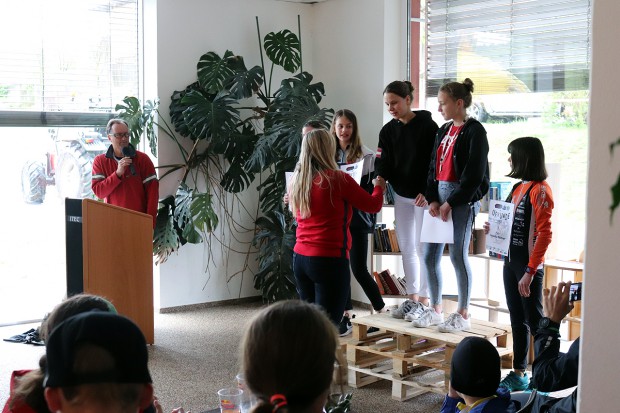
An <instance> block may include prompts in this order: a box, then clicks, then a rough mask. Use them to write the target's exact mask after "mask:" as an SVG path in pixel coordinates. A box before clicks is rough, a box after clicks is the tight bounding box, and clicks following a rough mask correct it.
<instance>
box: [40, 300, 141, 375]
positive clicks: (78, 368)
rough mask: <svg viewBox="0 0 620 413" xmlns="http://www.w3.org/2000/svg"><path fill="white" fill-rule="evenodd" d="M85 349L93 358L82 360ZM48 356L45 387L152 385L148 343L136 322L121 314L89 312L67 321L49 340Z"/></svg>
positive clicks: (55, 330)
mask: <svg viewBox="0 0 620 413" xmlns="http://www.w3.org/2000/svg"><path fill="white" fill-rule="evenodd" d="M85 349H90V351H91V353H86V354H90V355H91V356H90V357H91V358H89V356H80V357H78V355H79V354H80V352H81V351H82V350H84V351H87V350H85ZM93 349H94V351H95V353H92V351H93ZM92 354H95V356H94V357H93V356H92ZM46 355H47V369H46V372H45V379H44V381H43V385H44V387H70V386H79V385H82V384H93V383H152V379H151V375H150V373H149V369H148V352H147V347H146V339H145V338H144V335H143V334H142V332H141V331H140V329H139V328H138V326H136V325H135V324H134V323H133V321H131V320H129V319H128V318H126V317H123V316H120V315H118V314H112V313H108V312H103V311H89V312H86V313H82V314H78V315H76V316H73V317H71V318H69V319H67V320H65V321H64V322H62V323H61V324H60V325H58V326H57V327H56V328H55V329H54V331H53V332H52V334H51V335H50V336H49V338H48V340H47V343H46ZM96 355H101V357H97V356H96ZM102 360H104V361H102Z"/></svg>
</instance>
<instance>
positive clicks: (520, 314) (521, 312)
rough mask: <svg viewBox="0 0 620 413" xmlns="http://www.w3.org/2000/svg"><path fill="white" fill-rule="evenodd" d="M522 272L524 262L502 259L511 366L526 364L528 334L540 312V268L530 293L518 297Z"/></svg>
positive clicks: (534, 326) (531, 331) (533, 280)
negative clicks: (508, 322) (517, 262)
mask: <svg viewBox="0 0 620 413" xmlns="http://www.w3.org/2000/svg"><path fill="white" fill-rule="evenodd" d="M523 274H525V265H523V266H521V265H519V266H514V265H510V264H509V263H507V262H504V291H505V292H506V304H508V311H509V312H510V326H511V327H512V343H513V344H512V350H513V352H514V358H513V362H512V367H513V369H517V370H525V369H526V368H527V353H528V352H529V349H530V336H531V335H532V334H536V329H537V328H538V322H539V321H540V319H541V318H542V316H543V312H542V308H543V307H542V285H543V272H542V270H538V271H536V275H534V278H533V279H532V283H531V284H530V296H529V297H521V294H519V281H520V280H521V277H523Z"/></svg>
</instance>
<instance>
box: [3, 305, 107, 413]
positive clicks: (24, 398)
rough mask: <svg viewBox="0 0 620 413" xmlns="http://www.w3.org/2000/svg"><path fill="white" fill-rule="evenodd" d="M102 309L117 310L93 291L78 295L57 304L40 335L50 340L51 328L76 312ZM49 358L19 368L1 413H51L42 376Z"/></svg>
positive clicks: (43, 324) (41, 328)
mask: <svg viewBox="0 0 620 413" xmlns="http://www.w3.org/2000/svg"><path fill="white" fill-rule="evenodd" d="M91 310H99V311H106V312H112V313H116V309H115V308H114V306H113V305H112V303H110V302H109V301H108V300H106V299H104V298H102V297H99V296H96V295H90V294H77V295H74V296H71V297H69V298H67V299H66V300H64V301H63V302H62V303H60V304H58V305H57V306H56V307H55V308H54V309H53V310H52V312H51V313H50V314H49V316H48V317H47V318H46V319H45V320H44V321H43V323H42V324H41V327H40V332H39V334H40V335H41V338H42V339H43V340H44V341H47V339H48V337H49V335H50V334H51V332H52V330H53V329H54V328H55V327H56V326H57V325H58V324H60V323H62V322H63V321H65V320H66V319H68V318H69V317H72V316H74V315H76V314H80V313H84V312H86V311H91ZM46 365H47V361H46V357H45V355H43V356H42V357H41V359H40V360H39V368H38V369H35V370H17V371H14V372H13V374H12V376H11V395H10V396H9V399H8V400H7V402H6V405H5V406H4V409H3V410H2V413H50V410H49V409H48V408H47V404H46V403H45V398H44V397H43V376H44V375H45V370H46Z"/></svg>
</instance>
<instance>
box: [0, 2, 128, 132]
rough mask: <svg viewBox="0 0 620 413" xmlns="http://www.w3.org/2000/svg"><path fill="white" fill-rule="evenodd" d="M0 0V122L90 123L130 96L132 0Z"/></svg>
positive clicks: (15, 123)
mask: <svg viewBox="0 0 620 413" xmlns="http://www.w3.org/2000/svg"><path fill="white" fill-rule="evenodd" d="M2 7H3V15H4V19H3V24H2V25H0V36H1V38H2V39H3V41H2V42H0V125H4V126H7V125H20V126H26V125H29V126H40V125H50V124H52V123H53V124H56V125H62V124H86V123H92V121H93V120H97V119H100V118H108V117H109V116H110V115H109V114H110V112H111V111H112V110H113V109H114V106H115V105H116V104H117V103H119V102H120V101H121V100H122V99H123V98H124V97H125V96H128V95H133V96H137V94H138V92H139V88H138V85H139V83H138V82H139V73H138V69H139V63H138V49H139V48H138V0H56V1H49V0H20V1H11V2H9V1H7V2H3V6H2ZM99 123H100V122H99Z"/></svg>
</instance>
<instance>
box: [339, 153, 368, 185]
mask: <svg viewBox="0 0 620 413" xmlns="http://www.w3.org/2000/svg"><path fill="white" fill-rule="evenodd" d="M340 170H341V171H343V172H345V173H347V174H349V175H350V176H351V178H353V179H355V182H357V184H358V185H359V184H360V182H361V181H362V171H363V170H364V160H363V159H362V160H361V161H359V162H356V163H349V164H346V165H340Z"/></svg>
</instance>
